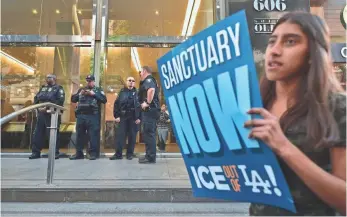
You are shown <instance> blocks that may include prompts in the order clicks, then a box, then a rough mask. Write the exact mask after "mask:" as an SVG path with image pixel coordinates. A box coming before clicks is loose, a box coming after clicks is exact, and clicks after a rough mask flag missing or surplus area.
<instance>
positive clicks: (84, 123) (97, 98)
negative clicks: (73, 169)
mask: <svg viewBox="0 0 347 217" xmlns="http://www.w3.org/2000/svg"><path fill="white" fill-rule="evenodd" d="M86 81H87V86H86V87H83V88H80V89H79V90H78V91H77V93H76V94H74V95H72V96H71V102H74V103H77V102H78V104H77V107H76V110H75V114H76V119H77V122H76V154H74V155H72V156H71V157H70V160H77V159H84V154H83V146H84V144H83V142H84V141H85V139H84V138H85V137H86V136H87V133H88V136H89V142H90V147H89V151H88V152H89V160H95V159H96V158H97V157H98V155H99V150H100V107H101V103H104V104H105V103H106V102H107V99H106V96H105V93H104V92H103V91H102V90H101V88H99V87H96V86H95V77H94V76H93V75H88V76H87V77H86Z"/></svg>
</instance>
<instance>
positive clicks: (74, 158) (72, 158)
mask: <svg viewBox="0 0 347 217" xmlns="http://www.w3.org/2000/svg"><path fill="white" fill-rule="evenodd" d="M69 159H70V160H82V159H84V154H83V153H80V152H76V154H74V155H72V156H71V157H70V158H69Z"/></svg>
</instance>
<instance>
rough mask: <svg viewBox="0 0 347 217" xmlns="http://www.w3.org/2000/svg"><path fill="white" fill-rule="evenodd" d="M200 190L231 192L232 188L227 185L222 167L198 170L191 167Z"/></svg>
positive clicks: (200, 168) (201, 167)
mask: <svg viewBox="0 0 347 217" xmlns="http://www.w3.org/2000/svg"><path fill="white" fill-rule="evenodd" d="M190 169H191V171H192V174H193V176H194V179H195V183H196V186H197V187H198V188H202V187H205V188H207V189H210V190H213V189H217V190H223V191H230V187H229V185H228V184H226V179H225V176H224V175H223V170H222V167H220V166H209V167H205V166H199V167H198V168H197V169H196V168H195V167H193V166H191V167H190Z"/></svg>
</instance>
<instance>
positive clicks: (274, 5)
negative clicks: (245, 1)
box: [253, 0, 287, 11]
mask: <svg viewBox="0 0 347 217" xmlns="http://www.w3.org/2000/svg"><path fill="white" fill-rule="evenodd" d="M253 7H254V9H255V10H257V11H263V10H266V11H285V10H286V9H287V4H286V0H254V2H253Z"/></svg>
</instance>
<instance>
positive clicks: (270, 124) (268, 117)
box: [244, 108, 291, 155]
mask: <svg viewBox="0 0 347 217" xmlns="http://www.w3.org/2000/svg"><path fill="white" fill-rule="evenodd" d="M248 114H258V115H261V116H262V117H263V118H264V119H254V120H249V121H246V122H245V125H244V126H245V127H247V128H249V127H252V130H251V133H250V134H249V137H250V138H257V139H260V140H262V141H263V142H264V143H265V144H267V145H268V146H270V148H271V149H272V150H273V151H274V152H276V153H277V154H279V155H281V154H282V153H283V152H284V150H285V149H286V148H288V146H290V145H291V143H290V141H289V140H288V139H287V137H286V136H285V135H284V133H283V131H282V129H281V126H280V123H279V120H278V118H277V117H276V116H274V115H272V114H271V113H270V112H269V111H267V110H266V109H264V108H252V109H251V110H249V111H248Z"/></svg>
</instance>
